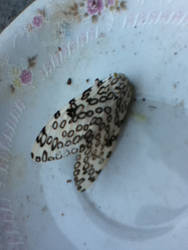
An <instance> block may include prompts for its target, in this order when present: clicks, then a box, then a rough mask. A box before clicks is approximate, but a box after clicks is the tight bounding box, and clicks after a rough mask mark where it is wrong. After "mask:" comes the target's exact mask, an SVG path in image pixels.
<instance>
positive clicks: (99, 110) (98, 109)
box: [95, 107, 103, 114]
mask: <svg viewBox="0 0 188 250" xmlns="http://www.w3.org/2000/svg"><path fill="white" fill-rule="evenodd" d="M95 112H96V113H97V114H100V113H102V112H103V108H101V107H98V108H96V109H95Z"/></svg>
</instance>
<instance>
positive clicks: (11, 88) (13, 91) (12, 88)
mask: <svg viewBox="0 0 188 250" xmlns="http://www.w3.org/2000/svg"><path fill="white" fill-rule="evenodd" d="M15 91H16V89H15V87H14V85H13V84H10V92H11V93H12V94H14V93H15Z"/></svg>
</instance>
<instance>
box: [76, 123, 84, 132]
mask: <svg viewBox="0 0 188 250" xmlns="http://www.w3.org/2000/svg"><path fill="white" fill-rule="evenodd" d="M82 128H83V127H82V125H81V124H78V125H77V127H76V131H78V132H79V131H81V130H82Z"/></svg>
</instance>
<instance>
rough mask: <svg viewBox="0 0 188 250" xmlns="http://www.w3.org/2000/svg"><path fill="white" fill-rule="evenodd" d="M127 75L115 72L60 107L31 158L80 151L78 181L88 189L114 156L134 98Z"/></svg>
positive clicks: (76, 167)
mask: <svg viewBox="0 0 188 250" xmlns="http://www.w3.org/2000/svg"><path fill="white" fill-rule="evenodd" d="M133 92H134V91H133V86H132V84H130V82H129V80H128V79H127V77H126V76H125V75H124V74H116V73H115V74H114V75H112V76H110V77H109V78H108V79H106V80H104V81H100V80H98V79H96V80H95V85H94V86H93V87H91V88H88V89H87V90H85V91H84V92H83V93H82V95H81V96H80V97H78V98H73V99H72V100H70V102H69V103H68V105H67V106H66V107H64V108H63V109H61V110H58V111H57V112H56V113H55V114H54V116H53V118H52V119H51V120H50V121H49V122H48V123H47V125H46V126H45V127H44V128H43V129H42V130H41V132H40V133H39V135H38V136H37V138H36V142H35V144H34V146H33V149H32V153H31V157H32V159H33V160H34V161H36V162H47V161H53V160H59V159H62V158H63V157H66V156H68V155H70V154H77V156H76V162H75V164H74V172H73V175H74V181H75V185H76V187H77V189H78V190H79V191H82V192H83V191H85V190H86V189H87V188H88V187H89V186H90V185H91V184H92V183H93V182H94V181H95V180H96V178H97V177H98V175H99V174H100V172H101V171H102V169H103V168H104V166H105V165H106V163H107V162H108V159H109V158H110V156H111V154H112V152H113V150H114V147H115V145H116V142H117V138H118V135H119V133H120V128H121V125H122V124H123V121H124V119H125V117H126V115H127V111H128V108H129V105H130V103H131V100H132V97H133Z"/></svg>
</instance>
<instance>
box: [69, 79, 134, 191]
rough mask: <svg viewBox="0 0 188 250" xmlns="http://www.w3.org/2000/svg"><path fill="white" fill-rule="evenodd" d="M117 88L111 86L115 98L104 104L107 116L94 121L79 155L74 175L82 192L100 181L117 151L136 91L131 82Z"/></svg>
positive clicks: (104, 114) (103, 107) (100, 116)
mask: <svg viewBox="0 0 188 250" xmlns="http://www.w3.org/2000/svg"><path fill="white" fill-rule="evenodd" d="M114 82H115V81H114ZM116 84H117V85H116V87H115V88H113V86H111V87H110V89H109V92H110V91H112V89H113V91H114V94H115V98H113V100H112V101H111V102H109V101H106V102H105V103H104V104H103V105H101V104H100V108H102V109H103V111H104V112H103V114H102V115H99V114H95V116H94V118H93V119H95V120H96V122H95V123H93V122H91V123H92V124H91V125H90V128H89V131H88V133H89V135H88V136H87V137H86V136H85V138H84V139H85V144H82V148H81V147H80V153H79V154H78V155H77V160H76V163H75V165H74V173H73V175H74V181H75V184H76V186H77V189H78V190H79V191H82V192H83V191H85V190H86V189H87V188H89V187H90V186H91V185H92V183H93V182H94V181H95V180H96V179H97V177H98V175H99V174H100V173H101V171H102V169H103V168H104V167H105V165H106V164H107V162H108V160H109V158H110V156H111V154H112V152H113V151H114V148H115V146H116V143H117V138H118V136H119V133H120V128H121V125H122V123H123V121H124V119H125V117H126V114H127V110H128V106H129V104H130V102H131V99H132V95H133V89H132V86H131V85H130V84H128V83H127V81H125V82H121V81H120V82H117V83H116ZM97 119H98V122H97ZM102 124H103V125H102Z"/></svg>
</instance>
